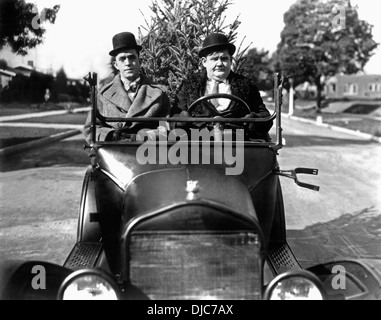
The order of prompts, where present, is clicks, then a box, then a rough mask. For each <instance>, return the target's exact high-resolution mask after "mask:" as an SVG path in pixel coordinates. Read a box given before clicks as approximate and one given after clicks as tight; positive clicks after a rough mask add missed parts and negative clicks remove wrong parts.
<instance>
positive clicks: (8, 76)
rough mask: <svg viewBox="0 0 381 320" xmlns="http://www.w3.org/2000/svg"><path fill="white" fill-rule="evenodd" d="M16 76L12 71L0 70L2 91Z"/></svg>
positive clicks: (0, 87)
mask: <svg viewBox="0 0 381 320" xmlns="http://www.w3.org/2000/svg"><path fill="white" fill-rule="evenodd" d="M15 75H16V73H14V72H12V71H9V70H3V69H0V89H2V88H5V87H6V86H7V85H8V83H9V81H11V80H12V78H13V77H14V76H15Z"/></svg>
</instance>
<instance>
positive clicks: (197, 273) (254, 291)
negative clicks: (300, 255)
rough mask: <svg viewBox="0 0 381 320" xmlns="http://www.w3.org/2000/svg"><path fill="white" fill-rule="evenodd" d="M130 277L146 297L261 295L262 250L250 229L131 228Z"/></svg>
mask: <svg viewBox="0 0 381 320" xmlns="http://www.w3.org/2000/svg"><path fill="white" fill-rule="evenodd" d="M129 254H130V261H129V265H130V282H131V284H132V285H134V286H136V287H138V288H139V289H140V290H141V291H143V292H144V293H145V294H146V295H147V296H148V297H149V298H150V299H154V300H161V299H181V300H186V299H193V300H203V299H207V300H213V299H260V298H261V283H262V272H261V256H260V250H259V243H258V237H257V235H256V234H253V233H251V232H245V231H243V232H239V231H236V232H232V233H221V232H218V233H210V232H208V233H206V232H194V233H192V232H189V233H184V232H183V233H175V234H174V233H173V232H171V233H166V232H159V231H155V232H146V231H145V232H142V231H141V232H139V231H136V232H133V233H132V235H131V239H130V247H129Z"/></svg>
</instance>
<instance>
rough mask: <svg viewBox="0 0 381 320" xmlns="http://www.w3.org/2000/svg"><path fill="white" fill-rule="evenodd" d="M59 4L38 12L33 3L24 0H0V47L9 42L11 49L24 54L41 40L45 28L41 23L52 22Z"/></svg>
mask: <svg viewBox="0 0 381 320" xmlns="http://www.w3.org/2000/svg"><path fill="white" fill-rule="evenodd" d="M59 9H60V6H59V5H55V6H54V7H53V8H45V9H43V10H42V11H41V12H38V10H37V7H36V5H35V4H33V3H27V2H25V0H1V1H0V49H1V48H3V47H4V45H5V44H9V46H10V47H11V49H12V51H13V52H15V53H17V54H21V55H25V54H27V51H28V49H31V48H34V47H35V46H37V45H38V44H40V43H42V42H43V36H44V34H45V31H46V29H45V28H43V23H44V22H46V21H48V22H50V23H54V22H55V20H56V17H57V13H58V11H59Z"/></svg>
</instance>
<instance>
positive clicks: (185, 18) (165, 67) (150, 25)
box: [139, 0, 248, 99]
mask: <svg viewBox="0 0 381 320" xmlns="http://www.w3.org/2000/svg"><path fill="white" fill-rule="evenodd" d="M231 4H232V2H231V0H204V1H200V0H153V1H152V4H151V6H150V9H151V11H152V13H153V14H152V18H151V20H150V21H147V20H146V21H145V25H144V26H141V28H140V32H139V36H140V42H141V43H142V45H143V47H144V48H145V50H144V51H143V52H142V58H143V61H144V70H145V72H146V73H147V74H148V75H149V76H150V77H151V78H153V79H154V80H156V81H158V82H160V83H163V84H165V85H167V86H168V88H169V92H168V93H169V97H170V99H173V97H174V95H175V93H176V90H177V89H178V88H179V86H180V84H181V82H182V80H184V79H185V78H186V77H187V75H188V74H189V73H190V72H195V71H196V72H197V71H198V70H199V69H200V62H199V57H198V50H199V48H200V47H201V45H202V41H203V39H204V38H205V37H206V36H207V35H209V34H210V33H213V32H223V33H224V34H225V35H226V36H227V37H228V39H229V41H232V42H235V41H236V39H237V28H238V27H239V25H240V21H239V20H238V17H237V18H236V19H235V20H234V21H233V22H232V23H230V24H229V23H227V22H226V16H225V15H224V12H225V11H226V10H227V9H228V7H229V6H230V5H231ZM242 42H243V41H242ZM242 42H241V44H240V45H237V52H236V54H235V56H234V57H233V58H234V68H235V69H236V70H238V69H240V68H241V65H242V62H243V59H244V58H243V55H244V53H245V51H246V50H247V49H248V48H245V49H243V50H242Z"/></svg>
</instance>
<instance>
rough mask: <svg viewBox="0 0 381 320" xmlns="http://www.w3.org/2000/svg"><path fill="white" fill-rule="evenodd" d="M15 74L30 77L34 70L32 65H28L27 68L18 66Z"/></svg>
mask: <svg viewBox="0 0 381 320" xmlns="http://www.w3.org/2000/svg"><path fill="white" fill-rule="evenodd" d="M13 70H14V72H16V74H22V75H23V76H25V77H28V78H29V77H30V74H31V73H32V71H33V70H34V68H33V67H31V66H30V65H27V66H25V65H24V66H23V65H21V66H18V67H16V68H14V69H13Z"/></svg>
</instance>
